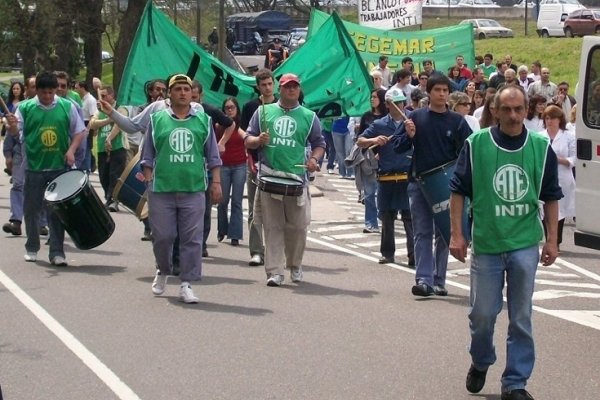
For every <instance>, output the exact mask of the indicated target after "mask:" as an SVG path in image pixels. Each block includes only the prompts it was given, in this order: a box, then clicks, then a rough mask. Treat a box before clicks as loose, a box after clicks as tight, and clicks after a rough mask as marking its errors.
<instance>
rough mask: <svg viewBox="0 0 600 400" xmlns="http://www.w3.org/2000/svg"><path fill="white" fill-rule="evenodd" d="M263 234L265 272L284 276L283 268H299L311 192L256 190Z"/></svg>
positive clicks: (308, 221)
mask: <svg viewBox="0 0 600 400" xmlns="http://www.w3.org/2000/svg"><path fill="white" fill-rule="evenodd" d="M256 198H257V201H258V202H259V203H260V204H258V205H257V206H260V219H261V221H262V225H263V230H264V235H265V250H266V251H265V271H266V272H267V274H279V275H283V272H284V269H285V268H291V267H301V266H302V257H303V256H304V249H305V248H306V235H307V232H308V225H309V224H310V195H309V194H308V188H304V193H303V194H302V196H297V197H296V196H279V195H272V194H271V193H266V192H263V191H262V190H258V191H257V196H256Z"/></svg>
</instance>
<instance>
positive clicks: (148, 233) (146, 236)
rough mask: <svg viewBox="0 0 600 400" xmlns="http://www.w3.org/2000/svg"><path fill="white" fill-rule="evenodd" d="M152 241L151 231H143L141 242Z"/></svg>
mask: <svg viewBox="0 0 600 400" xmlns="http://www.w3.org/2000/svg"><path fill="white" fill-rule="evenodd" d="M151 240H152V231H150V230H149V229H148V230H144V236H142V242H150V241H151Z"/></svg>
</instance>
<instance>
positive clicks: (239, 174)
mask: <svg viewBox="0 0 600 400" xmlns="http://www.w3.org/2000/svg"><path fill="white" fill-rule="evenodd" d="M245 183H246V164H245V163H244V164H238V165H232V166H225V165H223V166H222V167H221V190H222V192H223V200H222V201H221V202H220V203H219V206H218V208H217V232H218V234H219V235H222V236H227V237H228V238H229V239H237V240H241V239H242V238H243V225H244V215H243V210H242V200H243V197H244V184H245ZM230 199H231V217H230V218H228V215H227V208H228V206H229V200H230Z"/></svg>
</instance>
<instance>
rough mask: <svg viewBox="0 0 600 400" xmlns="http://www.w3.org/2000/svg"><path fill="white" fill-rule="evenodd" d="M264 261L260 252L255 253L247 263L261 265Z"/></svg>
mask: <svg viewBox="0 0 600 400" xmlns="http://www.w3.org/2000/svg"><path fill="white" fill-rule="evenodd" d="M263 264H264V261H263V258H262V256H261V255H260V254H255V255H253V256H252V257H251V258H250V261H248V265H249V266H251V267H257V266H259V265H263Z"/></svg>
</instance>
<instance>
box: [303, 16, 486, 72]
mask: <svg viewBox="0 0 600 400" xmlns="http://www.w3.org/2000/svg"><path fill="white" fill-rule="evenodd" d="M329 17H330V16H329V14H327V13H325V12H323V11H319V10H316V9H313V10H312V12H311V15H310V23H309V26H308V37H307V41H306V44H305V46H306V45H308V44H311V42H312V38H313V36H315V35H317V33H318V32H319V31H320V30H321V29H322V27H324V26H325V23H326V22H327V21H328V19H329ZM343 24H344V27H345V28H346V30H347V31H348V32H349V33H350V36H352V39H353V40H354V44H355V45H356V48H357V49H358V51H359V52H360V55H361V56H362V58H363V60H364V61H365V63H366V64H367V68H368V69H369V70H370V69H371V68H372V67H374V66H375V65H377V63H378V61H379V56H381V55H386V56H388V58H389V64H388V68H390V69H391V70H398V69H400V68H401V65H402V64H401V60H402V59H403V58H404V57H406V56H409V57H411V58H412V59H413V62H414V65H415V71H416V72H418V71H419V69H420V67H422V61H423V60H425V59H431V60H433V62H434V67H435V69H437V70H439V71H441V72H444V73H447V71H448V68H450V67H451V66H452V65H454V64H455V63H456V61H455V60H456V56H457V55H462V56H463V57H464V58H465V63H466V64H467V65H468V66H469V67H470V68H472V67H473V65H474V64H475V43H474V40H473V28H472V27H471V25H468V24H467V25H455V26H450V27H447V28H438V29H429V30H423V31H402V32H400V31H392V30H381V29H375V28H368V27H365V26H362V25H358V24H353V23H351V22H347V21H343Z"/></svg>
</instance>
